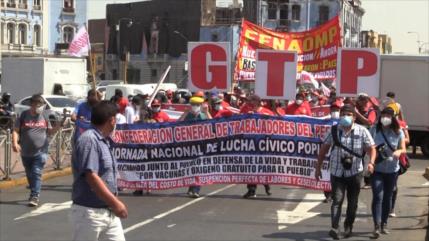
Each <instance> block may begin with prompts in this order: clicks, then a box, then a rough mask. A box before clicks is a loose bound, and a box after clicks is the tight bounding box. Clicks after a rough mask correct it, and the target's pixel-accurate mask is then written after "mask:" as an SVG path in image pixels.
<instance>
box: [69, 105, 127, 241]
mask: <svg viewBox="0 0 429 241" xmlns="http://www.w3.org/2000/svg"><path fill="white" fill-rule="evenodd" d="M117 111H118V110H117V107H116V106H115V104H113V103H111V102H108V101H101V102H100V103H99V104H97V105H96V106H95V107H94V108H93V110H92V112H93V113H92V116H91V124H92V127H91V129H89V130H87V131H85V132H84V133H83V134H82V135H81V136H80V137H79V139H78V140H77V143H76V148H75V149H74V150H73V155H72V158H73V162H72V164H73V165H72V168H73V177H74V181H73V190H72V201H73V205H72V208H71V215H70V217H71V221H72V226H73V240H125V236H124V231H123V229H122V224H121V220H120V219H119V218H126V217H127V216H128V211H127V207H126V206H125V205H124V203H123V202H122V201H120V200H119V199H118V198H117V194H118V186H117V179H116V178H117V169H116V159H115V157H114V156H113V155H112V154H111V152H110V149H109V148H110V145H109V141H110V135H111V133H112V132H113V130H114V129H115V125H116V118H115V116H116V113H117Z"/></svg>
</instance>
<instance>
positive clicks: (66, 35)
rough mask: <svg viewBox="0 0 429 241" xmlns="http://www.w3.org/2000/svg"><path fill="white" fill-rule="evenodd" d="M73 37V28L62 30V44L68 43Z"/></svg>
mask: <svg viewBox="0 0 429 241" xmlns="http://www.w3.org/2000/svg"><path fill="white" fill-rule="evenodd" d="M73 37H74V28H72V27H64V30H63V42H64V43H70V42H71V41H72V40H73Z"/></svg>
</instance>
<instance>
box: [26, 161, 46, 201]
mask: <svg viewBox="0 0 429 241" xmlns="http://www.w3.org/2000/svg"><path fill="white" fill-rule="evenodd" d="M21 158H22V164H23V165H24V169H25V174H26V176H27V181H28V183H29V184H30V190H31V194H30V196H31V197H38V196H39V194H40V189H41V188H42V171H43V167H44V166H45V163H46V160H47V159H48V155H47V154H45V153H40V154H37V155H36V156H31V157H25V156H22V157H21Z"/></svg>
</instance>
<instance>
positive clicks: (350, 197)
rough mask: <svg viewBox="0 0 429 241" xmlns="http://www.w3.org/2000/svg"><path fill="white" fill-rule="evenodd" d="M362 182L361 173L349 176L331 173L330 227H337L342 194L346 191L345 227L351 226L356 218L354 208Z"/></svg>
mask: <svg viewBox="0 0 429 241" xmlns="http://www.w3.org/2000/svg"><path fill="white" fill-rule="evenodd" d="M361 182H362V174H361V173H360V174H357V175H355V176H351V177H335V176H332V175H331V185H332V206H331V222H332V228H334V229H338V228H339V223H340V218H341V209H342V206H343V201H344V196H345V194H346V192H347V212H346V220H345V221H344V226H345V227H352V226H353V223H354V221H355V218H356V210H357V207H358V200H359V193H360V184H361Z"/></svg>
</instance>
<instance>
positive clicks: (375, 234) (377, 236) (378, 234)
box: [372, 227, 380, 239]
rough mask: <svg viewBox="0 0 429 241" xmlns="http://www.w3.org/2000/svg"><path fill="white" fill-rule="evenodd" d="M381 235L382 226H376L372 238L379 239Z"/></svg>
mask: <svg viewBox="0 0 429 241" xmlns="http://www.w3.org/2000/svg"><path fill="white" fill-rule="evenodd" d="M379 237H380V227H375V228H374V232H372V238H373V239H378V238H379Z"/></svg>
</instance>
